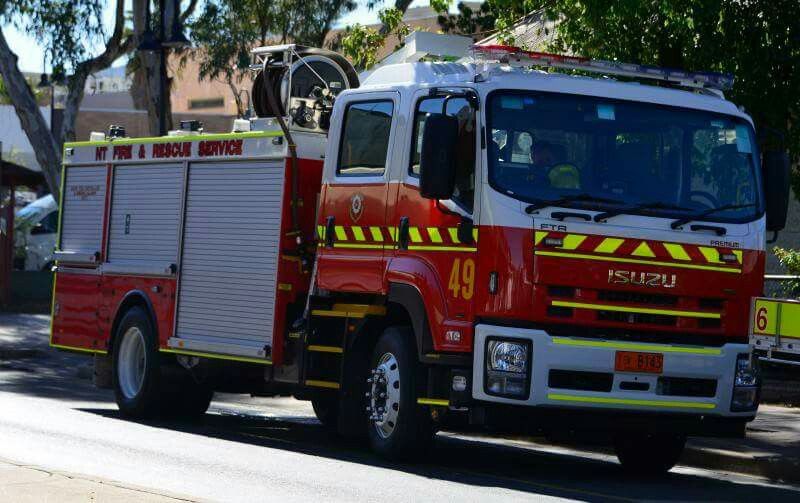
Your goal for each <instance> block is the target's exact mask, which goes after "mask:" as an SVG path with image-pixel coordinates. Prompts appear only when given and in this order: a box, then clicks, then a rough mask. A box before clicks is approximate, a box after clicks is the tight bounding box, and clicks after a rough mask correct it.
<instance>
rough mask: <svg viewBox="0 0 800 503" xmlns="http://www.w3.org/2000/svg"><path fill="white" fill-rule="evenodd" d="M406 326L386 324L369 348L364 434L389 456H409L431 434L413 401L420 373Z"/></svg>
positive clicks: (426, 417)
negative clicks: (372, 349) (370, 348)
mask: <svg viewBox="0 0 800 503" xmlns="http://www.w3.org/2000/svg"><path fill="white" fill-rule="evenodd" d="M413 337H414V334H413V332H412V331H411V329H410V328H408V327H390V328H387V329H386V330H385V331H384V332H383V334H382V335H381V337H380V339H378V343H377V345H376V346H375V350H374V352H373V356H372V360H371V365H370V369H371V370H370V375H369V377H368V379H367V393H366V398H367V414H368V416H369V421H368V425H367V434H368V436H369V441H370V445H371V446H372V449H373V450H374V451H375V452H377V453H379V454H381V455H383V456H385V457H387V458H389V459H409V458H411V457H414V455H416V454H419V453H420V452H421V451H423V450H425V449H426V448H427V447H428V446H429V445H430V442H431V439H432V438H433V428H432V424H431V419H430V416H429V415H428V414H427V411H426V410H425V409H424V408H422V407H420V406H419V405H417V389H418V385H419V384H420V381H421V377H422V374H421V372H420V369H419V365H418V363H417V359H416V354H415V352H414V350H413V346H412V341H413V340H414V339H413Z"/></svg>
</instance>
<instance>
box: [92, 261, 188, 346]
mask: <svg viewBox="0 0 800 503" xmlns="http://www.w3.org/2000/svg"><path fill="white" fill-rule="evenodd" d="M175 287H176V280H175V279H174V278H155V277H146V276H121V275H120V276H117V275H113V276H110V275H106V276H103V278H102V285H101V290H102V294H103V302H102V303H101V309H100V314H99V320H98V325H99V328H100V330H99V332H100V335H99V337H100V338H101V340H102V341H103V342H104V343H107V342H108V340H109V339H110V337H111V336H112V334H111V327H112V324H113V322H114V319H116V317H117V316H118V315H119V314H120V308H121V306H122V303H123V302H124V300H125V298H126V297H127V296H128V294H130V293H132V292H137V293H139V294H141V295H144V296H145V297H146V298H147V299H148V300H149V301H150V304H151V305H152V307H153V315H154V316H155V319H156V330H157V331H158V342H159V346H160V347H166V345H167V340H168V339H169V338H170V337H172V329H173V325H174V319H175V318H174V316H175Z"/></svg>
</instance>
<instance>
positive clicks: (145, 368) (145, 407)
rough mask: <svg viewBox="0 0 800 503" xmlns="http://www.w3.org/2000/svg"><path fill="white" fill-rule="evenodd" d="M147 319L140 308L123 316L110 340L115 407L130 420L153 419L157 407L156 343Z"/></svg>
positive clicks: (158, 387) (157, 357)
mask: <svg viewBox="0 0 800 503" xmlns="http://www.w3.org/2000/svg"><path fill="white" fill-rule="evenodd" d="M155 339H156V337H155V331H154V330H153V327H152V324H151V322H150V317H149V316H148V315H147V313H146V312H145V311H144V310H143V309H142V308H140V307H133V308H131V309H129V310H128V312H126V313H125V315H124V317H123V318H122V321H121V322H120V324H119V327H118V328H117V332H116V335H115V337H114V349H113V357H112V363H111V365H112V367H111V376H112V381H113V384H114V395H115V396H116V399H117V406H118V407H119V410H120V412H122V414H123V415H125V416H128V417H132V418H149V417H153V416H155V415H156V414H157V413H158V412H159V411H160V408H161V386H160V381H161V371H160V367H159V355H158V344H157V342H156V340H155Z"/></svg>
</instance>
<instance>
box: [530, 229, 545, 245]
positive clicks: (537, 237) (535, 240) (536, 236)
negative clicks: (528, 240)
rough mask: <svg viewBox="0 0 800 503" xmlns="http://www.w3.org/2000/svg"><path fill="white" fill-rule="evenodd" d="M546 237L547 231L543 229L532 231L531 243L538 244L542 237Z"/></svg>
mask: <svg viewBox="0 0 800 503" xmlns="http://www.w3.org/2000/svg"><path fill="white" fill-rule="evenodd" d="M545 237H547V232H545V231H536V232H534V233H533V244H534V245H538V244H539V243H541V242H542V239H544V238H545Z"/></svg>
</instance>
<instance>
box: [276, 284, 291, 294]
mask: <svg viewBox="0 0 800 503" xmlns="http://www.w3.org/2000/svg"><path fill="white" fill-rule="evenodd" d="M278 290H281V291H284V292H291V291H292V284H291V283H278Z"/></svg>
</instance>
